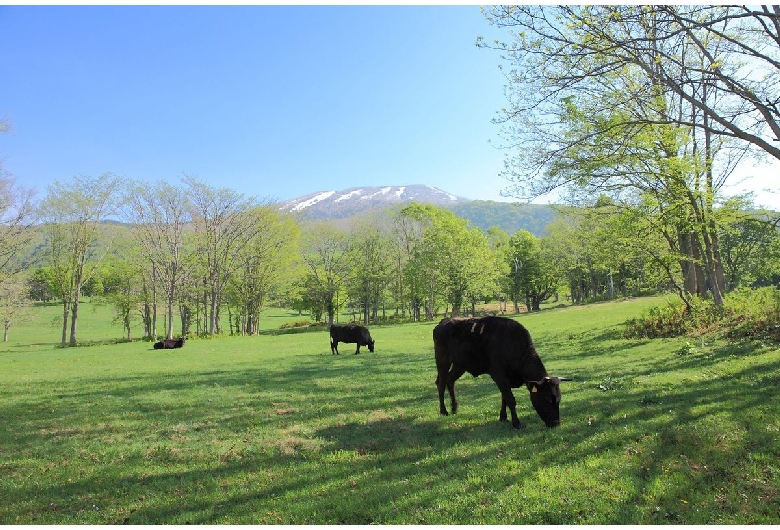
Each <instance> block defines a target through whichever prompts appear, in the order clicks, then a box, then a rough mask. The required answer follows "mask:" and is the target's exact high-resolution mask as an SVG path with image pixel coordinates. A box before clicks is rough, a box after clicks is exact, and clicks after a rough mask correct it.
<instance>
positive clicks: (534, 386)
mask: <svg viewBox="0 0 780 530" xmlns="http://www.w3.org/2000/svg"><path fill="white" fill-rule="evenodd" d="M561 381H568V379H566V378H565V377H545V378H544V379H542V380H541V381H528V382H527V383H526V386H528V391H529V392H530V393H531V404H532V405H533V406H534V409H536V413H537V414H539V417H540V418H542V421H544V423H545V424H546V425H547V426H548V427H557V426H558V425H559V424H560V423H561V419H560V415H559V413H558V405H559V404H560V402H561V387H560V383H561Z"/></svg>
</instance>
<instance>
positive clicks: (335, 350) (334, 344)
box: [330, 340, 339, 355]
mask: <svg viewBox="0 0 780 530" xmlns="http://www.w3.org/2000/svg"><path fill="white" fill-rule="evenodd" d="M330 354H331V355H338V354H339V341H337V340H332V341H331V343H330Z"/></svg>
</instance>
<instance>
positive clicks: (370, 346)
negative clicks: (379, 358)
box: [368, 339, 374, 353]
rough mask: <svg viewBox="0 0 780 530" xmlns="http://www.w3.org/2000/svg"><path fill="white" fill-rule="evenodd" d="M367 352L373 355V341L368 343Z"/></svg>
mask: <svg viewBox="0 0 780 530" xmlns="http://www.w3.org/2000/svg"><path fill="white" fill-rule="evenodd" d="M368 351H370V352H371V353H374V340H373V339H371V340H370V341H368Z"/></svg>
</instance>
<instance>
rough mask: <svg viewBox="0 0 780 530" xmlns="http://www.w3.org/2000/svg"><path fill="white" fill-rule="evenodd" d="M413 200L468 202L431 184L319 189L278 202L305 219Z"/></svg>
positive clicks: (347, 214) (343, 216)
mask: <svg viewBox="0 0 780 530" xmlns="http://www.w3.org/2000/svg"><path fill="white" fill-rule="evenodd" d="M412 201H417V202H422V203H430V204H435V205H436V206H443V205H448V204H456V203H458V202H464V201H468V199H464V198H463V197H456V196H455V195H452V194H450V193H447V192H446V191H442V190H440V189H437V188H434V187H432V186H423V185H419V184H415V185H411V186H362V187H356V188H349V189H346V190H343V191H319V192H316V193H312V194H310V195H304V196H303V197H298V198H296V199H292V200H289V201H285V202H282V203H281V204H279V209H280V210H283V211H286V212H291V213H295V212H297V213H300V214H301V217H302V218H303V219H307V220H316V219H346V218H348V217H351V216H353V215H355V214H357V213H360V212H363V211H366V210H370V209H375V208H386V207H388V206H392V205H394V204H405V203H410V202H412Z"/></svg>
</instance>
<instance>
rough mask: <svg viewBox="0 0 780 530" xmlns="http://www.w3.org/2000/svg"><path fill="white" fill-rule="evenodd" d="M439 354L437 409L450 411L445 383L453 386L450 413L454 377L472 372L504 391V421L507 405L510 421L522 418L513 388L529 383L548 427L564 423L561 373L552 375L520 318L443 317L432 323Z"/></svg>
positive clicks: (514, 424)
mask: <svg viewBox="0 0 780 530" xmlns="http://www.w3.org/2000/svg"><path fill="white" fill-rule="evenodd" d="M433 347H434V350H435V355H436V369H437V372H438V376H437V377H436V387H437V389H438V391H439V411H440V412H441V414H443V415H445V416H446V415H447V414H448V413H447V407H445V406H444V389H445V387H446V388H447V390H449V393H450V399H451V401H452V413H453V414H455V413H456V412H457V410H458V401H457V399H455V381H457V380H458V378H460V376H462V375H463V374H464V373H465V372H468V373H470V374H471V375H473V376H474V377H476V376H478V375H482V374H489V375H490V377H492V378H493V381H494V382H495V383H496V386H498V389H499V390H500V391H501V413H500V414H499V416H498V419H499V420H500V421H507V417H506V408H507V406H508V407H509V411H510V412H511V414H512V427H514V428H516V429H520V428H522V427H523V424H521V423H520V420H519V419H518V418H517V412H516V410H515V406H516V401H515V396H514V394H513V393H512V388H518V387H520V386H522V385H525V386H526V387H527V388H528V392H529V394H530V397H531V404H532V405H533V407H534V409H536V412H537V414H539V417H540V418H542V420H543V421H544V423H545V424H546V425H547V426H548V427H555V426H557V425H558V424H559V423H560V416H559V411H558V404H559V403H560V401H561V390H560V386H559V385H560V382H561V381H567V380H568V379H566V378H563V377H549V376H548V375H547V370H545V368H544V365H543V364H542V360H541V359H540V358H539V355H538V354H537V353H536V350H535V349H534V345H533V342H532V341H531V335H530V334H529V333H528V330H526V329H525V328H524V327H523V326H522V325H521V324H519V323H518V322H515V321H514V320H511V319H508V318H501V317H483V318H465V319H450V318H445V319H444V320H442V321H441V322H439V324H438V325H437V326H436V327H435V328H433Z"/></svg>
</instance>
